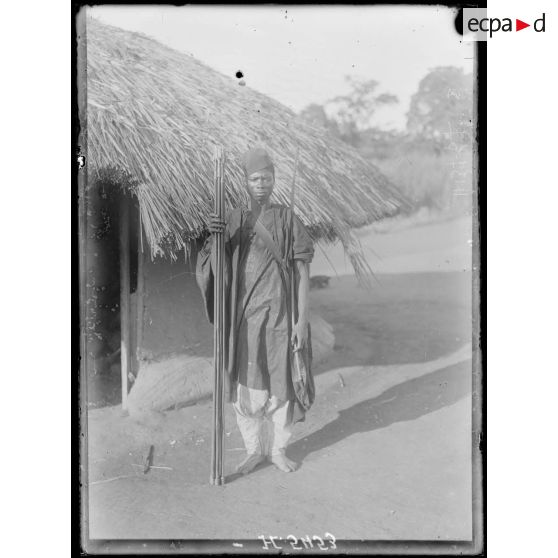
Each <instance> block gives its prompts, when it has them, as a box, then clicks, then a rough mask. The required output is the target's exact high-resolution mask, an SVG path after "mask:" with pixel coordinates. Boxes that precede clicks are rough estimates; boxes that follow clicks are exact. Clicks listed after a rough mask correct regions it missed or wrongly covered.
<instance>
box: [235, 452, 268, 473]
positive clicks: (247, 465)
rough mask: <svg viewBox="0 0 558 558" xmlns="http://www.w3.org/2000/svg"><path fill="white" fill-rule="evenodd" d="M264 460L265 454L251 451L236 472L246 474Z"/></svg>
mask: <svg viewBox="0 0 558 558" xmlns="http://www.w3.org/2000/svg"><path fill="white" fill-rule="evenodd" d="M264 460H265V456H264V455H260V454H259V453H249V454H248V455H247V456H246V459H245V460H244V461H243V462H242V463H241V464H240V465H239V466H238V467H237V468H236V472H237V473H240V474H242V475H246V474H247V473H249V472H250V471H253V470H254V469H255V468H256V467H257V466H258V465H259V464H260V463H261V462H262V461H264Z"/></svg>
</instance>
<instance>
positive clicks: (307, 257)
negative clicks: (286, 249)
mask: <svg viewBox="0 0 558 558" xmlns="http://www.w3.org/2000/svg"><path fill="white" fill-rule="evenodd" d="M293 236H294V238H293V257H294V259H295V260H302V261H303V262H306V263H310V262H311V261H312V258H313V257H314V242H313V241H312V239H311V238H310V235H309V234H308V231H307V230H306V227H305V226H304V225H303V224H302V221H301V220H300V219H299V218H298V217H297V216H296V215H293Z"/></svg>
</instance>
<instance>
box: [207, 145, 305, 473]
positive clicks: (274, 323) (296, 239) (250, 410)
mask: <svg viewBox="0 0 558 558" xmlns="http://www.w3.org/2000/svg"><path fill="white" fill-rule="evenodd" d="M244 171H245V178H246V189H247V191H248V194H249V195H250V208H249V209H246V208H237V209H234V210H233V211H232V212H230V213H229V215H228V216H227V219H226V222H224V221H222V220H220V219H219V218H218V217H217V216H215V215H212V219H211V222H210V224H209V230H210V232H211V233H212V235H211V236H210V237H209V238H208V240H207V242H206V244H205V246H204V247H203V249H202V250H201V252H200V254H199V256H198V264H197V277H198V284H199V286H200V288H201V290H202V294H203V297H204V300H205V303H206V311H207V314H208V317H209V319H210V321H212V320H213V273H212V267H213V265H214V260H213V257H212V252H213V250H212V246H213V233H215V232H221V231H224V232H225V253H226V256H225V289H226V303H225V323H226V330H225V331H226V333H225V335H226V339H227V340H228V343H227V347H226V367H227V373H226V375H225V386H226V397H227V400H228V401H230V402H233V404H234V410H235V413H236V420H237V424H238V427H239V429H240V433H241V434H242V438H243V440H244V445H245V447H246V451H247V456H246V458H245V459H244V461H243V462H242V463H241V464H240V465H239V466H238V468H237V471H238V472H240V473H242V474H246V473H249V472H250V471H252V470H253V469H254V468H255V467H256V466H257V465H258V464H260V463H261V462H262V461H264V460H265V459H266V458H267V459H269V460H270V461H271V462H272V463H273V464H274V465H275V466H276V467H278V468H279V469H280V470H282V471H285V472H291V471H294V470H295V469H296V468H297V464H296V463H295V462H293V461H291V460H290V459H289V458H288V457H287V456H286V455H285V448H286V447H287V443H288V441H289V438H290V436H291V431H292V427H293V424H294V423H295V422H298V421H300V420H303V419H304V413H305V410H306V409H308V407H309V405H308V404H306V405H304V403H303V402H301V401H299V399H300V396H299V395H297V394H299V391H298V390H296V389H295V388H294V384H293V379H292V374H293V370H292V367H291V360H292V351H293V347H294V348H299V349H304V350H306V351H307V354H308V355H309V359H310V358H311V340H310V337H309V328H308V290H309V267H310V262H311V261H312V257H313V255H314V248H313V243H312V240H311V238H310V236H309V235H308V233H307V231H306V229H305V228H304V226H303V225H302V223H301V222H300V220H299V219H298V218H297V217H296V216H295V215H294V213H293V212H292V210H291V209H289V208H287V207H284V206H280V205H275V204H272V203H271V195H272V193H273V188H274V185H275V169H274V166H273V162H272V160H271V158H270V156H269V154H268V153H267V152H266V151H265V150H264V149H262V148H254V149H251V150H249V151H248V152H247V153H246V154H245V157H244ZM290 266H292V269H293V270H294V276H295V285H296V293H297V294H296V297H295V306H296V307H295V308H292V309H291V308H290V307H291V302H290V285H289V280H288V270H289V267H290ZM291 311H294V313H295V316H296V317H297V321H296V323H295V325H294V328H293V327H291V323H290V321H291ZM291 330H292V331H291ZM310 374H311V373H310V367H309V366H308V375H309V378H308V383H309V384H310V385H311V388H312V389H313V382H312V378H311V375H310ZM310 399H313V391H312V394H311V397H310ZM310 403H311V401H310Z"/></svg>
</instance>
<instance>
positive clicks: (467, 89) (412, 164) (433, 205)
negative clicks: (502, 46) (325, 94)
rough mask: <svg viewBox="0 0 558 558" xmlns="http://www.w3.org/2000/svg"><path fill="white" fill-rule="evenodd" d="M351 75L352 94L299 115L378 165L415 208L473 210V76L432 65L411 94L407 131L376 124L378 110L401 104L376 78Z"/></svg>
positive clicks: (339, 97) (453, 69) (450, 68)
mask: <svg viewBox="0 0 558 558" xmlns="http://www.w3.org/2000/svg"><path fill="white" fill-rule="evenodd" d="M345 79H346V81H347V82H348V83H349V85H350V86H351V89H350V91H349V93H347V94H346V95H339V96H337V97H334V98H333V99H330V100H329V101H327V102H326V103H325V104H324V105H323V106H322V105H318V104H312V105H309V106H308V107H306V108H305V109H304V110H303V111H302V112H301V115H302V116H303V117H304V118H306V119H307V120H308V121H309V122H311V123H312V124H314V125H315V126H320V127H323V128H325V129H326V130H328V131H329V132H330V133H331V134H333V135H334V136H335V137H337V138H339V139H341V140H343V141H345V142H346V143H349V144H351V145H352V146H353V147H356V148H357V149H358V151H359V152H360V154H361V155H362V156H363V157H364V158H366V159H368V160H370V161H372V162H373V163H374V164H376V165H378V166H379V167H380V169H381V170H382V171H383V172H384V173H385V174H386V176H387V177H388V178H390V179H391V180H392V181H393V182H394V183H395V184H396V185H398V186H399V187H400V188H401V190H403V191H404V192H405V193H406V194H407V195H408V196H409V198H410V199H411V200H413V201H414V206H415V209H418V208H422V207H426V208H428V209H431V210H434V211H441V212H446V211H452V212H463V211H470V208H471V200H472V195H471V188H472V183H473V178H472V174H471V169H472V151H471V147H472V112H473V87H472V75H471V74H465V73H464V72H463V70H462V69H460V68H454V67H451V66H446V67H438V68H435V69H433V70H431V71H430V72H429V73H428V74H427V75H426V76H425V77H424V78H423V79H422V80H421V81H420V83H419V87H418V90H417V92H416V93H415V94H414V95H413V97H412V98H411V104H410V107H409V111H408V113H407V127H406V130H405V131H395V130H383V129H380V128H378V127H374V126H373V125H372V117H373V115H374V114H375V112H376V111H377V110H378V109H379V108H380V107H382V106H385V105H388V104H392V103H395V102H398V99H397V97H396V96H395V95H392V94H390V93H378V92H377V89H378V86H379V83H378V82H377V81H376V80H373V79H372V80H362V79H355V78H352V77H350V76H346V78H345Z"/></svg>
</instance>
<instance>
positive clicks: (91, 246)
mask: <svg viewBox="0 0 558 558" xmlns="http://www.w3.org/2000/svg"><path fill="white" fill-rule="evenodd" d="M87 225H88V226H87V229H88V239H87V241H88V242H87V248H88V249H87V252H88V258H87V260H88V270H87V271H88V277H87V291H88V292H87V295H88V296H87V304H86V306H87V309H86V315H87V319H86V325H87V327H86V329H87V360H88V363H87V364H88V366H87V370H88V378H87V382H88V389H87V393H88V397H87V399H88V404H89V405H90V406H91V407H100V406H105V405H116V404H119V403H121V402H123V403H124V406H125V401H123V399H125V396H126V394H127V391H128V387H129V385H130V384H131V383H132V382H133V381H134V379H135V376H136V375H137V371H138V360H137V356H136V355H137V347H138V346H139V341H138V336H141V329H142V327H141V319H140V317H141V314H142V308H141V306H142V304H141V302H142V297H141V295H140V294H139V291H140V290H141V288H142V267H143V266H142V260H143V258H142V254H141V245H142V242H141V239H140V234H139V228H140V217H139V207H138V203H137V199H136V198H133V197H131V196H130V195H129V194H127V193H125V192H124V190H123V189H122V188H119V187H115V186H114V184H108V183H103V182H97V183H96V184H95V185H94V186H93V187H92V188H91V190H90V191H89V193H88V215H87Z"/></svg>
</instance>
